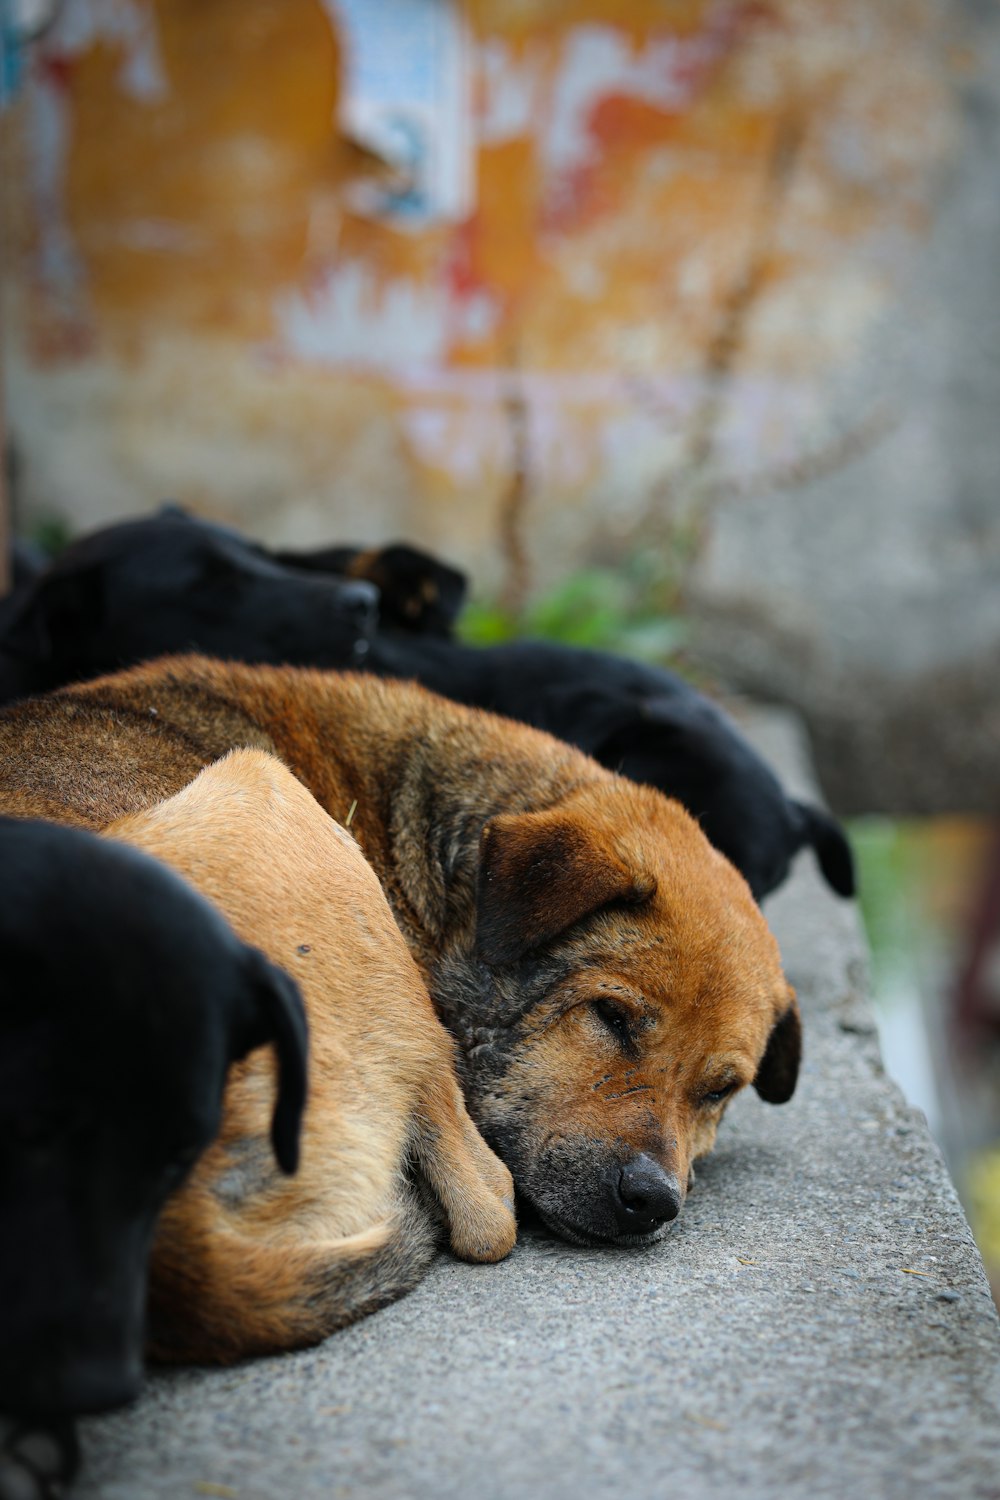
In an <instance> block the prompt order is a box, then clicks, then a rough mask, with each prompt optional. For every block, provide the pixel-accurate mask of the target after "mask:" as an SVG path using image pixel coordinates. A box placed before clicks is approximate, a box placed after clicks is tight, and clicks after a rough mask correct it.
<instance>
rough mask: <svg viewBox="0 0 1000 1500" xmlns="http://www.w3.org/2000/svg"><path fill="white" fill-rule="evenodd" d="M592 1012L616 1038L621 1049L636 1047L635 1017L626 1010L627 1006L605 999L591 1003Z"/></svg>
mask: <svg viewBox="0 0 1000 1500" xmlns="http://www.w3.org/2000/svg"><path fill="white" fill-rule="evenodd" d="M591 1010H592V1011H593V1012H594V1014H595V1015H596V1016H597V1018H598V1020H599V1021H600V1022H601V1025H602V1026H603V1027H604V1028H605V1030H606V1031H608V1032H610V1034H611V1035H612V1036H613V1037H614V1039H615V1041H616V1042H617V1043H618V1044H619V1046H621V1047H625V1048H629V1047H634V1045H635V1025H634V1017H633V1016H632V1015H631V1013H630V1012H629V1011H628V1010H626V1008H625V1006H623V1005H619V1004H618V1003H617V1002H616V1001H614V1000H607V999H604V998H603V997H602V998H601V999H600V1000H592V1001H591Z"/></svg>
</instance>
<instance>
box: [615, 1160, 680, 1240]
mask: <svg viewBox="0 0 1000 1500" xmlns="http://www.w3.org/2000/svg"><path fill="white" fill-rule="evenodd" d="M605 1185H606V1189H607V1192H608V1196H609V1198H610V1200H611V1205H610V1206H611V1211H612V1213H613V1215H614V1220H615V1224H616V1226H617V1228H618V1232H619V1234H622V1235H649V1234H652V1233H653V1232H654V1231H655V1230H657V1229H662V1227H663V1225H664V1224H669V1223H670V1221H671V1220H672V1219H676V1217H677V1215H678V1214H679V1213H680V1211H681V1204H682V1203H683V1201H684V1195H683V1194H682V1192H681V1186H680V1183H679V1182H678V1181H677V1178H676V1177H675V1176H674V1174H673V1172H668V1171H667V1170H666V1168H664V1167H661V1166H660V1165H659V1163H658V1162H655V1161H654V1160H653V1158H652V1157H651V1156H647V1155H646V1154H645V1152H643V1153H641V1154H640V1155H639V1156H633V1157H631V1158H630V1159H629V1160H628V1161H627V1162H626V1163H625V1165H624V1166H622V1167H614V1168H612V1170H611V1172H610V1173H609V1174H608V1176H607V1178H606V1179H605Z"/></svg>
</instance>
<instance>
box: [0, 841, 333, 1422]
mask: <svg viewBox="0 0 1000 1500" xmlns="http://www.w3.org/2000/svg"><path fill="white" fill-rule="evenodd" d="M0 966H2V972H3V979H4V982H3V988H2V991H0V1224H2V1226H3V1229H2V1233H0V1411H7V1412H15V1413H19V1414H21V1415H24V1416H30V1417H36V1418H37V1417H44V1418H49V1419H53V1418H57V1417H63V1416H68V1415H72V1414H75V1413H78V1412H87V1411H97V1410H101V1409H103V1408H106V1407H111V1406H116V1405H119V1404H120V1403H122V1402H123V1401H127V1400H129V1399H131V1397H133V1396H134V1395H135V1393H136V1391H137V1389H138V1384H139V1378H140V1373H141V1360H142V1347H143V1334H144V1315H145V1301H146V1280H147V1259H148V1252H149V1247H150V1243H151V1239H152V1235H153V1230H154V1226H155V1222H156V1217H157V1214H158V1213H159V1210H160V1208H161V1207H162V1205H163V1202H164V1200H165V1198H166V1197H167V1195H168V1193H169V1192H170V1190H171V1189H172V1188H174V1187H176V1186H177V1185H178V1184H179V1183H180V1182H181V1180H182V1179H183V1177H184V1175H185V1173H186V1171H187V1170H188V1169H189V1167H190V1166H191V1164H192V1163H193V1162H194V1160H195V1159H196V1158H197V1157H198V1156H199V1155H200V1153H201V1152H202V1151H203V1150H204V1149H205V1147H206V1146H208V1144H209V1143H210V1142H211V1141H212V1139H213V1138H214V1136H215V1134H216V1132H217V1130H218V1126H219V1120H220V1112H221V1102H222V1093H223V1088H224V1085H225V1081H226V1074H227V1070H228V1068H229V1064H230V1063H231V1062H232V1061H234V1060H235V1059H236V1058H239V1057H243V1056H244V1055H245V1054H246V1053H247V1052H249V1051H250V1050H251V1049H252V1048H254V1047H258V1046H262V1045H264V1044H266V1043H274V1044H275V1046H276V1048H277V1052H278V1057H279V1064H280V1075H279V1076H280V1086H279V1097H278V1101H277V1106H276V1109H275V1114H274V1123H273V1142H274V1148H275V1152H276V1155H277V1157H278V1160H279V1163H280V1164H281V1166H282V1167H284V1169H285V1170H286V1171H292V1170H294V1167H295V1165H296V1162H297V1156H298V1135H299V1124H300V1120H301V1115H302V1110H303V1107H304V1102H305V1086H306V1022H305V1015H304V1012H303V1009H302V1003H301V1000H300V997H299V993H298V990H297V988H296V986H295V984H294V983H293V981H292V980H291V979H289V977H288V976H287V975H286V974H285V973H284V972H283V971H282V970H280V969H278V968H276V967H275V966H274V965H273V964H271V963H270V962H269V961H268V960H267V959H266V958H265V957H264V956H263V955H262V954H261V953H259V952H257V950H256V949H253V948H250V947H248V946H247V945H246V944H244V943H242V942H241V941H240V940H239V939H238V938H237V937H236V935H235V934H234V933H233V931H232V929H231V928H230V927H229V925H228V924H227V923H226V922H225V921H224V920H223V918H222V917H221V915H220V914H219V913H218V912H216V910H215V909H214V907H212V906H211V905H210V904H209V903H208V902H207V901H205V900H204V899H203V898H202V897H201V896H200V895H198V894H197V893H196V892H195V891H194V890H193V889H192V888H191V887H190V886H188V885H187V884H186V883H185V882H184V881H182V880H181V879H180V877H178V876H177V875H175V874H173V872H171V871H169V870H168V869H166V868H165V867H164V866H162V865H160V864H159V863H158V862H157V861H155V860H153V859H150V858H149V857H148V856H146V855H144V854H140V853H139V852H138V851H136V850H133V849H130V848H128V847H126V846H125V845H122V844H117V843H114V842H113V841H111V840H105V839H100V838H98V837H96V836H95V835H93V834H91V833H85V832H83V831H82V830H79V829H73V828H65V827H60V826H56V825H54V824H48V823H40V822H30V821H20V820H15V819H8V818H3V819H0Z"/></svg>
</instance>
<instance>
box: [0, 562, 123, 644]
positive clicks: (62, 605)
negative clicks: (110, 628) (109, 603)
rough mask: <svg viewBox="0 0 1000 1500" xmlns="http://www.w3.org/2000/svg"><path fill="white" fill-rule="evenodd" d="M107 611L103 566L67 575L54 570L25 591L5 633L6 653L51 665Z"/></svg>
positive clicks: (80, 569)
mask: <svg viewBox="0 0 1000 1500" xmlns="http://www.w3.org/2000/svg"><path fill="white" fill-rule="evenodd" d="M103 610H104V576H103V572H102V570H101V568H100V566H94V567H90V568H79V569H73V570H72V571H67V572H65V573H60V572H59V571H58V567H57V568H56V569H52V568H50V569H49V570H48V571H47V572H45V573H42V574H41V576H40V577H39V578H37V579H35V581H34V582H33V583H32V584H30V585H29V586H28V587H27V588H26V589H25V592H24V598H23V600H22V601H21V602H20V605H19V607H18V608H17V610H16V612H15V613H14V614H13V615H12V616H11V617H10V618H9V620H8V622H7V624H6V627H5V629H4V633H3V640H2V645H3V649H4V651H5V652H7V653H8V654H9V655H10V656H13V657H15V658H18V659H23V660H25V661H37V662H43V661H47V660H48V659H49V657H50V656H51V655H52V653H53V650H54V649H55V647H56V646H57V645H59V644H60V643H61V642H64V641H69V643H70V645H72V643H73V642H74V641H75V640H76V639H77V638H79V637H80V636H86V634H87V633H88V632H89V631H91V630H93V628H94V627H95V626H96V625H97V624H98V623H99V622H100V619H101V617H102V614H103Z"/></svg>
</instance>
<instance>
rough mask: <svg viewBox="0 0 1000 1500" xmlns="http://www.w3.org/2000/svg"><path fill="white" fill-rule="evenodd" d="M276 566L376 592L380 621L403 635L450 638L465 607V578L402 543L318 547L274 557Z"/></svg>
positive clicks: (276, 553) (453, 569) (444, 564)
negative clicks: (361, 582) (359, 582)
mask: <svg viewBox="0 0 1000 1500" xmlns="http://www.w3.org/2000/svg"><path fill="white" fill-rule="evenodd" d="M273 556H274V559H275V561H276V562H280V563H284V564H285V566H286V567H290V568H300V569H303V570H305V571H307V572H310V573H335V574H337V575H339V576H340V577H341V578H361V579H367V581H368V582H369V583H373V584H374V585H375V587H376V588H377V589H378V591H379V620H380V623H381V624H382V625H384V626H386V627H388V628H389V629H390V630H404V631H406V633H407V634H408V635H430V636H437V637H438V638H439V639H441V640H448V639H450V637H451V632H452V628H453V626H454V625H455V622H456V621H457V619H458V617H459V614H460V613H461V610H462V605H463V604H464V603H465V595H466V592H467V590H468V579H467V578H466V576H465V574H464V573H460V572H459V571H458V569H457V568H452V567H450V566H449V565H448V564H447V563H443V562H440V561H439V560H438V559H437V558H436V557H431V556H430V555H429V553H427V552H421V551H419V549H418V548H416V547H411V546H409V545H408V544H407V543H406V542H391V543H390V544H389V545H388V546H387V547H371V548H362V547H320V548H317V549H315V550H313V551H311V552H275V553H274V554H273Z"/></svg>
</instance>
